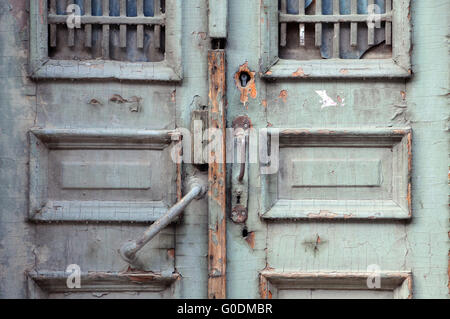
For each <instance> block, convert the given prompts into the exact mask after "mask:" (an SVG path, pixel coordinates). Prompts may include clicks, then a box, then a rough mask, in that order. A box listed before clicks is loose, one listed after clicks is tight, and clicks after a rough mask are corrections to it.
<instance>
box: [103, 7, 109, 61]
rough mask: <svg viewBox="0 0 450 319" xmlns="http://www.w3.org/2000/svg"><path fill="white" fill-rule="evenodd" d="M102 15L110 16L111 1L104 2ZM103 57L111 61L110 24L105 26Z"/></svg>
mask: <svg viewBox="0 0 450 319" xmlns="http://www.w3.org/2000/svg"><path fill="white" fill-rule="evenodd" d="M102 13H103V16H104V17H106V16H109V0H103V3H102ZM102 56H103V58H104V59H109V24H104V25H103V30H102Z"/></svg>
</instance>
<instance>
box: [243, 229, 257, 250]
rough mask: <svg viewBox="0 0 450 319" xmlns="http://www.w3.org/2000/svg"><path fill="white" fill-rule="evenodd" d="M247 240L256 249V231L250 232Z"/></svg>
mask: <svg viewBox="0 0 450 319" xmlns="http://www.w3.org/2000/svg"><path fill="white" fill-rule="evenodd" d="M245 241H246V242H247V244H248V245H249V246H250V247H251V248H252V249H255V232H249V233H248V235H247V237H245Z"/></svg>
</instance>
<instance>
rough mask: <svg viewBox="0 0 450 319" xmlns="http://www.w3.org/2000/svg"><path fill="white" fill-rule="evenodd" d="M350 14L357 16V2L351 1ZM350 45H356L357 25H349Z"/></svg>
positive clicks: (356, 0)
mask: <svg viewBox="0 0 450 319" xmlns="http://www.w3.org/2000/svg"><path fill="white" fill-rule="evenodd" d="M351 13H352V14H358V0H352V4H351ZM350 45H351V46H352V47H356V46H357V45H358V23H357V22H352V23H351V24H350Z"/></svg>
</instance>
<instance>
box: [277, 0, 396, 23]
mask: <svg viewBox="0 0 450 319" xmlns="http://www.w3.org/2000/svg"><path fill="white" fill-rule="evenodd" d="M317 1H318V2H320V0H317ZM369 18H370V15H368V14H343V15H337V16H336V15H331V14H329V15H328V14H315V15H303V16H301V15H297V14H284V13H280V16H279V19H280V22H281V23H284V22H287V23H290V22H293V23H294V22H295V23H338V22H340V23H342V22H366V23H367V21H368V19H369ZM379 18H380V21H389V22H392V13H383V14H380V15H379ZM377 19H378V16H377Z"/></svg>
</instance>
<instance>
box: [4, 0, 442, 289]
mask: <svg viewBox="0 0 450 319" xmlns="http://www.w3.org/2000/svg"><path fill="white" fill-rule="evenodd" d="M0 1H1V0H0ZM424 3H425V2H424V1H422V2H420V3H418V2H416V3H414V5H415V7H414V8H415V9H414V10H415V11H413V9H411V6H410V1H409V0H393V1H389V0H385V1H384V0H358V1H356V0H279V1H278V0H261V1H260V0H258V1H225V0H222V1H220V0H209V1H207V0H189V1H181V0H126V1H124V0H73V1H72V0H70V1H69V0H68V1H63V0H36V1H34V0H33V1H30V2H29V6H30V8H29V9H30V10H29V11H30V19H29V21H30V26H29V30H30V48H29V57H30V59H29V73H30V75H31V78H32V79H33V81H34V82H33V85H34V86H33V88H35V90H34V89H33V90H34V91H35V92H34V93H33V98H35V104H36V116H35V120H34V126H33V127H30V130H29V132H28V133H29V134H28V136H29V144H28V145H29V154H30V158H29V209H28V219H27V223H29V224H30V225H32V226H30V227H32V228H33V232H31V233H30V234H32V235H30V237H31V239H30V238H28V237H27V241H26V243H27V244H26V251H30V252H29V254H32V256H31V259H32V260H33V263H32V264H31V265H30V267H29V269H27V272H26V273H27V276H26V278H27V280H28V282H27V287H28V291H27V294H28V296H29V297H36V298H61V297H63V298H71V297H74V298H79V297H83V298H127V297H129V298H172V297H180V298H194V297H197V298H205V297H208V298H224V297H230V298H236V297H242V298H289V297H291V298H328V297H334V298H351V297H356V298H409V297H412V296H413V293H414V296H415V297H416V296H418V297H430V296H435V297H442V296H447V282H448V277H447V265H448V263H447V262H448V260H447V259H448V257H447V253H448V237H447V232H448V227H447V223H448V214H447V213H448V212H447V209H448V207H447V202H446V196H447V192H448V190H447V188H446V187H447V179H446V178H447V175H446V174H447V169H448V167H446V164H445V159H446V158H443V157H442V156H441V155H440V154H441V153H439V149H438V147H439V145H440V144H442V142H443V141H445V140H446V136H445V135H444V133H443V132H444V129H448V125H447V122H446V121H444V120H442V118H443V117H442V118H436V117H435V115H436V114H438V115H442V114H446V113H445V111H444V110H445V107H444V106H443V105H442V103H441V102H440V101H441V100H439V99H438V98H437V97H438V96H442V94H441V92H440V91H439V92H437V91H433V96H434V98H433V103H431V102H430V103H431V104H432V105H428V104H427V105H426V106H427V108H424V107H422V106H423V105H425V104H426V103H427V100H426V99H427V98H428V96H429V95H430V93H429V92H428V91H427V90H426V89H424V87H426V85H425V84H424V83H428V82H427V81H430V79H432V78H434V77H435V76H436V75H435V74H434V73H433V72H432V70H433V68H431V66H433V67H434V64H433V63H434V61H431V62H430V61H424V62H423V64H424V65H425V66H423V65H420V66H421V67H420V68H419V69H420V70H421V71H422V73H421V76H420V77H416V76H415V75H414V76H413V74H412V67H411V61H410V59H411V17H413V18H414V19H416V28H418V29H417V30H415V31H416V33H415V37H416V38H415V49H414V50H412V52H413V56H414V54H417V55H418V56H419V57H424V56H426V52H427V49H428V47H427V46H426V44H427V43H428V42H427V41H428V36H427V35H425V34H424V33H423V30H426V29H427V26H429V25H431V24H433V23H434V22H433V21H429V19H427V18H426V17H431V16H433V15H434V14H433V13H437V12H435V11H436V10H438V8H439V6H436V7H433V8H432V9H429V8H427V7H426V4H424ZM427 10H428V11H427ZM431 10H435V11H433V12H431ZM416 12H427V14H426V15H417V14H415V13H416ZM443 12H445V10H443ZM438 21H441V22H438ZM442 21H444V20H442V19H441V20H436V22H435V24H436V25H440V24H439V23H441V24H443V23H442ZM432 22H433V23H432ZM436 29H438V28H436ZM444 29H446V28H443V30H444ZM432 38H433V39H434V40H436V43H437V39H441V38H442V39H444V38H445V35H441V34H437V35H435V36H433V37H432ZM444 54H447V53H446V52H445V50H444ZM437 57H438V58H439V57H441V55H437ZM442 57H446V55H442ZM435 60H437V61H439V59H435ZM444 60H445V59H442V61H444ZM416 65H417V63H416ZM416 67H417V66H416ZM428 67H430V68H428ZM443 67H444V64H443ZM430 70H431V71H430ZM441 78H442V77H441ZM447 80H448V79H447ZM27 90H29V89H27ZM27 92H28V91H27ZM30 126H31V125H30ZM14 132H16V131H14ZM17 134H19V133H17ZM413 155H414V157H413ZM428 157H430V158H432V159H433V165H432V168H430V167H429V166H428V159H429V158H428ZM442 172H444V173H443V174H442ZM441 175H442V176H441ZM444 177H445V178H444ZM443 178H444V179H443ZM206 188H208V192H207V194H205V195H204V196H203V197H201V195H203V193H204V192H205V190H206ZM24 196H25V195H24ZM181 212H183V213H184V214H183V215H180V213H181ZM156 221H157V222H156ZM27 227H28V226H27ZM8 229H12V228H8ZM8 256H9V255H8ZM16 290H17V289H16ZM17 295H19V293H17Z"/></svg>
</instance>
